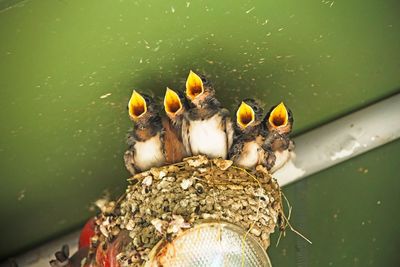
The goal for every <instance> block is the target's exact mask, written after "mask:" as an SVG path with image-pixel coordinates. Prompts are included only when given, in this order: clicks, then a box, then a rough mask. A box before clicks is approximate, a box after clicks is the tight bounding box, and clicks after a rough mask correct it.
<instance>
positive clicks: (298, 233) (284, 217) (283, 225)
mask: <svg viewBox="0 0 400 267" xmlns="http://www.w3.org/2000/svg"><path fill="white" fill-rule="evenodd" d="M279 195H280V198H281V199H282V195H283V198H284V199H285V201H286V205H287V206H288V208H289V214H288V216H287V217H286V215H285V213H284V212H283V203H282V201H281V214H280V215H281V216H282V218H283V222H281V226H280V230H281V232H280V234H279V238H278V241H277V242H276V246H278V245H279V242H280V240H281V237H282V234H283V236H285V229H286V227H287V226H289V229H290V230H291V231H292V232H294V233H296V234H297V235H298V236H300V237H301V238H303V239H304V240H305V241H307V242H308V243H310V244H312V242H311V240H310V239H308V238H307V237H305V236H304V235H302V234H301V233H300V232H299V231H297V230H296V229H294V228H293V226H292V225H291V224H290V222H289V220H290V217H291V215H292V206H291V205H290V202H289V200H288V199H287V197H286V196H285V194H284V193H283V192H282V191H281V190H279Z"/></svg>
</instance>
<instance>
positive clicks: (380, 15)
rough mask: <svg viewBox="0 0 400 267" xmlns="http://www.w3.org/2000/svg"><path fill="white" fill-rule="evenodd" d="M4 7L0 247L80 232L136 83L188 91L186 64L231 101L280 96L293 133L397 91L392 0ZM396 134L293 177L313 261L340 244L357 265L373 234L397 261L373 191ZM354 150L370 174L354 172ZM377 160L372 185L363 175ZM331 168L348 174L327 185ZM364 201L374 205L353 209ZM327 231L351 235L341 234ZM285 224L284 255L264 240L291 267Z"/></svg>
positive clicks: (112, 162) (117, 177)
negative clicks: (378, 146)
mask: <svg viewBox="0 0 400 267" xmlns="http://www.w3.org/2000/svg"><path fill="white" fill-rule="evenodd" d="M13 5H14V6H13ZM0 9H1V11H0V36H1V41H0V118H1V124H0V164H1V165H0V177H1V179H2V182H3V185H2V186H1V187H0V211H1V214H2V215H1V219H2V220H1V221H0V229H1V230H0V231H1V235H2V239H3V240H4V241H2V242H1V243H0V259H2V258H5V257H8V256H10V255H14V254H16V253H18V252H21V251H23V250H25V249H28V248H30V247H33V246H36V245H37V244H40V243H42V242H45V241H46V240H48V239H50V238H53V237H56V236H58V235H61V234H63V233H66V232H68V231H70V230H71V229H76V228H77V227H79V225H81V224H82V223H83V221H84V220H85V219H86V218H87V217H89V216H91V214H93V212H91V211H90V207H91V206H92V204H91V203H92V202H93V201H94V200H96V199H97V198H98V197H99V196H101V194H102V193H103V192H104V191H107V192H110V193H111V194H112V195H118V194H119V193H121V192H122V191H123V190H124V187H125V185H126V182H125V178H127V177H128V173H127V172H126V171H125V170H124V166H123V162H122V158H121V156H122V154H123V151H124V149H125V148H126V146H125V144H124V136H125V133H126V131H127V130H128V129H129V127H130V122H129V119H128V117H127V113H126V104H127V101H128V98H129V96H130V93H131V91H132V89H137V90H139V91H143V92H147V93H153V94H154V95H155V96H157V97H160V96H162V95H163V92H164V90H165V87H166V86H170V87H171V88H181V87H182V86H183V84H184V80H185V78H186V75H187V73H188V71H189V69H193V70H196V71H199V72H203V73H205V74H207V75H208V76H209V77H210V79H211V80H212V81H213V82H214V84H215V87H216V90H217V95H218V97H219V99H220V100H221V101H222V102H223V104H224V105H225V106H226V107H228V108H230V109H231V110H233V109H234V108H235V107H236V105H237V103H238V102H239V101H240V99H242V98H244V97H249V96H250V97H254V98H257V99H259V100H261V101H263V102H264V103H265V107H266V108H267V107H269V106H270V105H272V104H275V103H277V102H279V101H281V100H284V101H285V102H286V103H287V104H288V105H289V106H290V107H291V109H292V110H293V112H294V114H295V133H297V134H298V133H301V132H304V131H306V130H308V129H311V128H313V127H315V126H318V125H321V124H323V123H325V122H328V121H330V120H332V119H334V118H336V117H339V116H342V115H344V114H346V113H348V112H350V111H353V110H356V109H358V108H359V107H362V106H364V105H366V104H368V103H371V102H374V101H376V100H377V99H380V98H382V97H385V96H387V95H390V94H392V93H394V92H396V91H398V88H399V87H400V75H399V74H400V53H399V48H400V17H399V15H398V13H399V10H400V2H398V1H397V0H387V1H373V0H363V1H361V0H352V1H330V0H327V1H320V0H317V1H311V0H307V1H301V2H299V1H294V0H292V1H290V0H280V1H272V0H269V1H266V0H260V1H236V2H231V1H211V0H210V1H190V0H187V1H155V0H154V1H128V0H125V1H123V0H120V1H104V0H101V1H100V0H98V1H82V0H81V1H78V0H62V1H61V0H59V1H56V0H30V1H5V0H2V1H0ZM102 96H103V97H104V98H102ZM395 145H396V146H397V150H393V149H394V148H393V149H392V148H391V146H388V147H385V148H382V149H386V150H390V153H384V154H380V155H381V158H380V161H377V160H376V156H374V155H377V154H375V153H381V152H379V151H380V150H378V151H377V152H371V153H370V154H367V155H366V156H363V157H360V158H357V159H356V160H354V161H350V162H348V163H345V164H342V165H339V166H338V167H335V168H332V169H330V170H327V171H325V172H323V173H320V174H316V175H314V176H313V177H312V178H310V179H308V180H304V181H302V182H300V183H298V184H296V185H292V186H290V187H288V188H287V189H286V191H287V195H288V197H289V198H290V199H291V200H292V204H293V205H294V206H295V214H299V215H298V216H303V217H299V218H297V217H295V218H294V219H295V220H303V221H304V223H303V226H302V229H304V232H306V233H307V234H308V235H309V236H310V237H311V238H312V239H314V240H316V242H315V244H314V245H312V246H311V247H308V246H307V247H306V248H304V249H303V251H305V252H306V253H307V257H308V260H310V261H311V262H313V263H315V264H314V265H315V266H320V265H319V264H322V265H325V263H326V262H328V263H329V262H330V261H331V262H333V263H334V264H339V263H338V262H339V260H340V259H341V257H342V256H343V255H344V254H345V253H347V254H346V255H347V258H346V259H347V261H343V262H341V263H343V264H344V262H346V263H348V264H349V265H350V266H352V265H354V264H353V263H352V262H351V261H350V258H351V257H353V256H354V257H356V256H357V257H358V259H359V262H363V261H364V259H365V258H368V259H370V258H369V256H368V255H370V253H372V252H371V251H372V250H374V249H378V245H379V246H380V250H379V251H378V252H376V255H378V254H379V255H381V257H380V258H379V257H378V256H376V257H374V258H373V259H374V264H375V266H382V265H380V263H381V262H380V261H381V260H382V261H383V260H384V259H385V258H387V259H388V260H390V259H392V262H393V261H394V258H390V257H389V254H388V253H390V251H389V250H388V249H387V248H390V249H393V248H395V247H396V246H397V244H396V243H395V241H394V236H396V234H397V237H399V236H398V233H399V231H398V230H397V231H396V229H394V228H393V229H392V228H389V227H387V224H389V223H392V221H390V220H389V219H388V220H383V219H381V218H379V220H375V219H373V218H374V217H372V215H371V213H372V214H375V215H376V216H378V215H379V214H390V216H391V217H390V218H392V219H393V220H394V218H393V217H394V216H395V214H393V212H390V211H391V210H394V208H395V201H394V200H395V199H394V198H396V197H397V196H396V194H393V193H392V194H389V193H390V190H394V188H393V187H388V188H387V190H388V191H387V193H388V195H387V196H386V197H385V198H384V197H383V196H382V200H381V201H382V204H381V206H379V207H377V206H376V201H378V198H376V194H378V193H377V191H379V192H380V193H381V194H383V195H384V194H386V191H385V190H386V187H377V186H376V185H377V181H379V179H382V180H383V179H385V180H388V181H389V180H391V181H396V179H395V176H396V175H397V173H396V172H395V169H396V167H397V166H395V164H396V160H397V162H398V158H399V145H398V143H395ZM393 147H395V146H393ZM364 157H366V159H365V158H364ZM360 160H365V161H364V163H363V165H365V166H363V167H365V168H367V169H369V172H368V174H367V175H361V174H359V173H358V172H357V169H358V168H359V166H358V165H357V164H356V163H355V162H356V161H360ZM377 162H381V164H382V165H383V164H386V165H390V164H393V165H390V166H392V167H391V169H390V168H389V167H388V168H389V169H388V170H392V171H386V169H384V170H378V169H379V165H377V164H378V163H377ZM370 165H371V166H375V167H376V168H377V169H376V170H375V169H373V168H372V167H371V168H370V167H369V166H370ZM349 166H350V167H349ZM351 166H353V167H351ZM348 168H350V169H348ZM379 171H382V175H379V177H377V176H378V174H377V173H378V172H379ZM373 172H375V173H376V176H374V177H375V178H370V179H371V180H373V181H374V183H365V181H364V180H362V179H361V178H357V177H370V175H372V173H373ZM317 177H318V178H317ZM334 177H340V181H347V182H348V183H350V184H351V186H349V187H348V188H347V187H346V185H345V184H339V183H338V184H335V183H334V182H335V181H336V180H335V178H334ZM371 177H372V176H371ZM356 178H357V179H356ZM355 179H356V180H357V181H358V180H360V179H361V181H363V182H364V184H363V185H362V184H360V185H359V183H358V182H355ZM329 181H331V182H329ZM338 181H339V180H338ZM353 181H354V182H353ZM378 185H380V186H383V185H381V184H378ZM359 186H360V187H362V188H363V190H357V188H359ZM345 189H346V190H345ZM350 189H353V190H350ZM384 189H385V190H384ZM343 190H345V192H346V194H344V193H343ZM366 192H372V193H371V194H370V195H369V194H366ZM374 192H375V193H374ZM304 194H306V195H305V196H304ZM372 196H374V197H375V198H372ZM345 197H347V198H346V199H345ZM363 198H366V199H365V200H364V199H363ZM368 199H369V200H368ZM391 199H392V200H391ZM361 200H363V201H362V202H360V201H361ZM397 200H398V199H397ZM368 201H370V203H372V204H370V205H372V207H373V208H374V209H376V210H375V211H374V212H373V210H369V209H361V208H360V205H361V204H365V203H369V202H368ZM397 203H398V201H397ZM356 204H357V205H356ZM296 206H299V207H301V208H299V211H296ZM324 207H326V208H327V209H328V208H329V209H330V210H324ZM303 210H305V211H304V212H303ZM320 210H322V211H323V213H322V211H321V216H319V215H318V216H317V215H316V213H317V212H318V213H320V212H319V211H320ZM337 210H338V211H340V212H339V215H338V216H339V217H338V220H337V222H336V223H334V222H333V221H332V216H333V215H332V214H333V212H336V211H337ZM384 211H387V213H384ZM352 212H354V214H353V213H352ZM326 216H328V217H326ZM387 216H388V215H387ZM342 218H343V219H342ZM361 219H362V220H364V221H365V224H366V225H365V226H361V222H360V220H361ZM368 220H371V221H372V222H373V223H371V224H372V225H373V226H370V224H368ZM357 223H358V224H360V227H359V229H358V228H355V225H356V224H357ZM312 226H314V227H312ZM362 227H364V228H367V227H374V229H375V230H376V229H378V228H379V229H381V230H380V231H381V232H382V236H383V237H382V239H380V238H381V237H379V236H377V237H376V240H377V241H376V245H375V243H362V242H361V241H360V240H359V238H360V237H358V236H355V235H356V234H357V235H358V234H359V233H360V234H362V233H363V232H361V231H362V229H364V228H362ZM339 229H340V230H339ZM351 229H353V231H350V230H351ZM355 229H358V230H357V231H359V232H357V231H356V230H355ZM360 229H361V230H360ZM389 230H390V231H389ZM347 231H348V232H347ZM376 231H377V230H376ZM320 232H322V233H324V234H325V235H322V234H317V233H320ZM334 233H340V234H341V237H340V238H342V236H343V235H344V234H345V233H347V235H353V236H349V237H347V236H344V237H343V238H345V243H344V244H341V243H340V240H341V239H339V238H337V237H336V236H335V239H332V236H334ZM291 235H292V234H291V233H289V237H288V238H287V239H285V240H284V241H283V242H282V243H281V245H280V247H279V248H278V250H279V251H281V250H283V249H284V248H286V247H287V253H288V256H287V257H280V256H279V255H280V254H279V253H280V252H279V253H278V252H277V251H276V250H272V249H271V252H270V253H271V255H272V256H271V257H272V258H273V260H274V263H275V262H276V264H278V262H279V261H280V260H287V261H285V262H287V264H283V263H282V265H281V266H286V265H287V266H293V264H294V263H293V262H292V263H290V261H289V258H290V260H293V259H294V258H293V257H289V255H291V254H290V253H292V252H293V251H294V250H292V248H293V246H294V245H295V244H296V245H299V246H300V245H301V243H300V241H296V240H295V239H293V237H290V236H291ZM323 236H326V238H327V239H326V240H325V239H324V240H322V239H321V240H319V238H321V237H323ZM367 237H371V236H367ZM367 237H364V238H367ZM361 240H364V239H361ZM365 240H367V239H365ZM368 240H370V239H368ZM318 241H319V242H318ZM352 241H354V242H352ZM329 242H334V243H329ZM346 242H348V243H346ZM328 243H329V246H328ZM367 244H369V245H367ZM361 245H363V246H361ZM397 247H398V246H397ZM328 248H329V249H328ZM363 248H364V249H363ZM355 252H357V253H358V254H357V253H355ZM293 253H294V252H293ZM328 253H330V255H332V257H331V260H330V261H327V259H326V258H324V257H326V254H328ZM386 253H387V254H386ZM355 255H356V256H355ZM371 257H372V256H371ZM323 259H324V260H323ZM343 264H342V265H340V264H339V266H345V265H343ZM358 264H361V263H358ZM310 265H311V264H310ZM304 266H307V265H304ZM359 266H363V264H361V265H359Z"/></svg>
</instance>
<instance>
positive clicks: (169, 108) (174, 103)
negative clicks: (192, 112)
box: [164, 87, 182, 114]
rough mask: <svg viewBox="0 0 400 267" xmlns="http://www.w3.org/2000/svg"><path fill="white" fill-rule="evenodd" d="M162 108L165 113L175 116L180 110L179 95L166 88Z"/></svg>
mask: <svg viewBox="0 0 400 267" xmlns="http://www.w3.org/2000/svg"><path fill="white" fill-rule="evenodd" d="M164 108H165V112H167V113H169V114H176V113H177V112H178V111H180V110H181V109H182V103H181V99H180V98H179V95H178V94H177V93H176V92H175V91H174V90H171V89H169V88H168V87H167V90H166V91H165V97H164Z"/></svg>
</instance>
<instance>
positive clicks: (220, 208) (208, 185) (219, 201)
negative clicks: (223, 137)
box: [94, 156, 282, 266]
mask: <svg viewBox="0 0 400 267" xmlns="http://www.w3.org/2000/svg"><path fill="white" fill-rule="evenodd" d="M129 182H130V185H129V186H128V188H127V190H126V193H125V194H124V196H123V197H121V198H120V200H118V201H117V203H114V204H112V205H111V206H112V210H109V212H105V213H102V214H101V215H100V216H99V217H98V219H97V222H96V223H97V229H98V231H97V232H98V235H97V236H95V238H94V239H95V241H96V245H98V244H101V243H103V244H106V243H107V242H110V241H112V240H114V239H115V238H116V237H117V235H118V234H119V233H120V232H121V231H123V232H127V233H128V235H129V237H130V239H129V240H130V241H129V242H128V244H126V245H125V246H124V247H123V248H122V249H121V250H120V252H119V253H118V255H117V259H118V261H119V262H120V264H121V266H140V265H141V264H143V263H144V262H145V261H146V260H148V256H149V252H150V251H151V249H152V248H153V247H154V246H155V245H156V244H157V243H158V242H159V241H160V240H162V239H163V240H167V241H168V240H169V241H170V240H172V239H173V238H174V237H175V236H176V235H177V234H178V233H180V232H181V231H184V230H185V229H188V228H190V227H192V226H193V225H194V224H196V223H198V222H201V221H204V220H207V221H210V220H213V221H219V220H220V221H227V222H230V223H233V224H236V225H238V226H240V227H242V228H243V229H246V230H247V231H248V233H250V234H251V235H253V236H254V237H255V238H256V239H257V240H258V241H259V242H260V244H261V245H262V246H263V247H264V248H265V249H267V248H268V246H269V243H270V240H269V236H270V234H271V233H272V232H274V229H275V227H276V225H277V222H278V217H279V216H281V215H282V209H281V207H282V205H281V195H280V188H279V185H278V183H277V182H276V180H275V179H273V178H271V176H270V175H269V174H268V172H267V170H266V169H265V168H263V167H262V166H258V167H257V168H256V170H255V171H252V172H247V171H246V170H244V169H241V168H238V167H235V166H233V165H232V162H231V161H229V160H222V159H214V160H209V159H208V158H206V157H205V156H197V157H191V158H187V159H185V160H184V162H182V163H178V164H174V165H169V166H163V167H160V168H152V169H151V170H149V171H146V172H143V173H139V174H136V175H135V176H134V177H132V178H130V179H129Z"/></svg>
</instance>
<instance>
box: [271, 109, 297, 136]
mask: <svg viewBox="0 0 400 267" xmlns="http://www.w3.org/2000/svg"><path fill="white" fill-rule="evenodd" d="M265 124H266V126H267V129H268V131H277V132H278V133H280V134H289V133H290V132H291V131H292V126H293V116H292V112H291V111H290V110H289V109H288V108H287V107H286V106H285V104H283V102H281V103H280V104H278V105H276V106H274V107H272V108H271V110H270V111H269V112H268V114H267V115H266V117H265Z"/></svg>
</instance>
